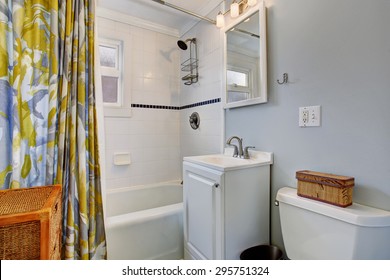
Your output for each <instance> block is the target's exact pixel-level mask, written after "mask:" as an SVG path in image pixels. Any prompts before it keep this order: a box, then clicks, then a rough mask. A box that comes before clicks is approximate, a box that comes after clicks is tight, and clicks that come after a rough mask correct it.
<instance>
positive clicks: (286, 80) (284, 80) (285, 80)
mask: <svg viewBox="0 0 390 280" xmlns="http://www.w3.org/2000/svg"><path fill="white" fill-rule="evenodd" d="M276 82H277V83H278V84H279V85H283V84H287V83H288V74H287V73H283V81H282V82H281V81H279V79H277V80H276Z"/></svg>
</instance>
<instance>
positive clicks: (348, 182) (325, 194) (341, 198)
mask: <svg viewBox="0 0 390 280" xmlns="http://www.w3.org/2000/svg"><path fill="white" fill-rule="evenodd" d="M296 178H297V179H298V190H297V193H298V195H299V196H302V197H306V198H310V199H315V200H319V201H322V202H326V203H329V204H333V205H336V206H339V207H347V206H350V205H352V190H353V186H354V185H355V178H353V177H349V176H342V175H335V174H330V173H322V172H316V171H310V170H302V171H297V172H296Z"/></svg>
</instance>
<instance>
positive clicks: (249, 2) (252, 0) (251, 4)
mask: <svg viewBox="0 0 390 280" xmlns="http://www.w3.org/2000/svg"><path fill="white" fill-rule="evenodd" d="M256 4H257V0H248V5H249V6H254V5H256Z"/></svg>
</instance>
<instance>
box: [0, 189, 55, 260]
mask: <svg viewBox="0 0 390 280" xmlns="http://www.w3.org/2000/svg"><path fill="white" fill-rule="evenodd" d="M61 212H62V211H61V186H60V185H53V186H43V187H33V188H23V189H13V190H1V191H0V259H2V260H33V259H43V260H48V259H49V260H50V259H52V260H53V259H60V258H61V215H62V214H61Z"/></svg>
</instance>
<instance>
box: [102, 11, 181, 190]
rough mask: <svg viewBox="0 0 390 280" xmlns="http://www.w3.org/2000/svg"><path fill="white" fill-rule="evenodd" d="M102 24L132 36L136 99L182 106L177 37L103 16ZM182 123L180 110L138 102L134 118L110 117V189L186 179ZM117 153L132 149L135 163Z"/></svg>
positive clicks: (104, 28)
mask: <svg viewBox="0 0 390 280" xmlns="http://www.w3.org/2000/svg"><path fill="white" fill-rule="evenodd" d="M98 24H99V25H98V31H100V32H101V34H102V33H103V34H110V33H115V32H118V30H119V31H120V32H123V33H122V34H123V36H130V42H131V48H130V49H129V48H127V49H126V50H125V52H126V55H128V54H130V64H131V65H130V71H129V73H128V74H127V75H126V77H125V81H126V82H129V81H130V83H128V84H126V85H129V86H127V87H126V88H125V89H124V94H125V95H127V96H131V103H133V104H148V105H166V106H179V96H178V95H179V71H178V69H179V50H178V49H177V47H176V41H177V38H175V37H173V36H169V35H165V34H161V33H158V32H156V31H150V30H146V29H142V28H139V27H136V26H131V25H128V24H124V23H119V22H115V21H112V20H107V19H102V18H99V19H98ZM128 39H129V38H127V39H126V40H128ZM127 66H129V65H127ZM179 129H180V112H179V110H166V109H149V108H132V116H131V117H130V118H114V117H105V134H106V135H105V136H106V139H105V141H106V147H105V149H106V162H105V168H106V180H107V184H106V185H107V189H113V188H120V187H126V186H132V185H143V184H150V183H157V182H161V181H169V180H178V179H180V178H181V158H180V130H179ZM116 153H129V154H130V158H131V164H130V165H124V166H116V165H114V163H113V158H114V155H115V154H116Z"/></svg>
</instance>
